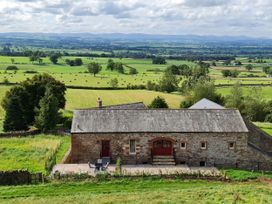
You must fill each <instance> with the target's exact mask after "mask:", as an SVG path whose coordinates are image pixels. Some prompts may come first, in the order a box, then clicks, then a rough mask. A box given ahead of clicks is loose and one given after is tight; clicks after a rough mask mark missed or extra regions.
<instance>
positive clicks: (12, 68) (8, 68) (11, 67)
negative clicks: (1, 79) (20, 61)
mask: <svg viewBox="0 0 272 204" xmlns="http://www.w3.org/2000/svg"><path fill="white" fill-rule="evenodd" d="M6 70H18V67H16V66H14V65H10V66H7V68H6Z"/></svg>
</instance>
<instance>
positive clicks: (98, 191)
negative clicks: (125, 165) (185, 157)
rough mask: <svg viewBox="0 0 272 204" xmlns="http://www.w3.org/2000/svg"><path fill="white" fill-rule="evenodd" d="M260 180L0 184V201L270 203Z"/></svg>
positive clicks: (267, 188)
mask: <svg viewBox="0 0 272 204" xmlns="http://www.w3.org/2000/svg"><path fill="white" fill-rule="evenodd" d="M271 191H272V186H271V185H270V184H268V183H265V182H264V183H261V182H254V181H251V182H242V183H240V182H216V181H201V180H198V181H197V180H179V179H174V180H171V179H149V178H143V179H137V180H133V179H132V180H129V179H120V180H113V181H104V182H98V183H96V182H95V183H88V182H77V183H73V182H66V183H50V184H43V185H35V186H32V185H30V186H12V187H0V203H5V204H6V203H74V201H75V200H76V201H77V202H78V203H180V202H182V203H271V202H272V197H271Z"/></svg>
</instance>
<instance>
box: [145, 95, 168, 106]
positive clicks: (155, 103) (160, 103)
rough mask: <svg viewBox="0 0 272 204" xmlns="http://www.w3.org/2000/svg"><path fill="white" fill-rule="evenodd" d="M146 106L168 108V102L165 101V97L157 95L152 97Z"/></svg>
mask: <svg viewBox="0 0 272 204" xmlns="http://www.w3.org/2000/svg"><path fill="white" fill-rule="evenodd" d="M148 108H168V104H167V103H166V101H165V99H164V98H162V97H160V96H157V97H156V98H154V99H153V101H152V102H151V104H150V105H148Z"/></svg>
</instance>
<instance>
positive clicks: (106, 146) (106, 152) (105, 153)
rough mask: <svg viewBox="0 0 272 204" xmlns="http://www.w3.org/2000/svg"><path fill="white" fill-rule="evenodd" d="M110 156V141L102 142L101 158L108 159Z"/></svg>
mask: <svg viewBox="0 0 272 204" xmlns="http://www.w3.org/2000/svg"><path fill="white" fill-rule="evenodd" d="M109 156H110V141H109V140H103V141H102V148H101V157H109Z"/></svg>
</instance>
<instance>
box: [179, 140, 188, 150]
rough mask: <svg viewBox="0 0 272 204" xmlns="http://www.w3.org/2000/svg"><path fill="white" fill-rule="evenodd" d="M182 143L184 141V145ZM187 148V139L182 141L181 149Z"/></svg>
mask: <svg viewBox="0 0 272 204" xmlns="http://www.w3.org/2000/svg"><path fill="white" fill-rule="evenodd" d="M182 143H184V147H182V145H181V144H182ZM186 148H187V142H186V141H180V149H186Z"/></svg>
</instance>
